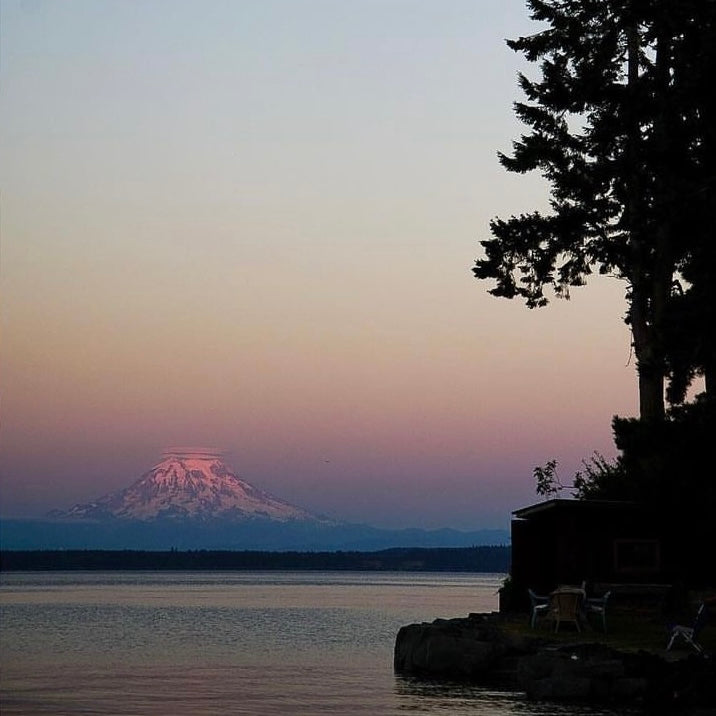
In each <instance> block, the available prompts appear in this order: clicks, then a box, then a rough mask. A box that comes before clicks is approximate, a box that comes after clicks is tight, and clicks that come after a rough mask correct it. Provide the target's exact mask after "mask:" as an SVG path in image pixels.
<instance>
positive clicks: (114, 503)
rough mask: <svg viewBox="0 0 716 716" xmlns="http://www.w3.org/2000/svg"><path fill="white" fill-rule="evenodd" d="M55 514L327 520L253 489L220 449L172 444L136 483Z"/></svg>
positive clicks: (146, 518) (72, 515) (148, 518)
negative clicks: (226, 462) (234, 469)
mask: <svg viewBox="0 0 716 716" xmlns="http://www.w3.org/2000/svg"><path fill="white" fill-rule="evenodd" d="M53 516H54V517H63V518H81V519H102V518H117V519H125V520H142V521H151V520H157V519H166V518H182V519H192V520H216V519H220V520H232V521H246V520H252V519H264V520H272V521H276V522H284V523H285V522H297V521H301V522H323V523H329V522H331V521H330V520H326V519H325V518H319V517H316V516H315V515H312V514H311V513H309V512H307V511H306V510H303V509H301V508H299V507H296V506H294V505H291V504H289V503H288V502H284V501H283V500H280V499H278V498H277V497H274V496H273V495H269V494H268V493H266V492H263V491H262V490H259V489H258V488H256V487H254V486H253V485H251V484H249V483H248V482H246V480H243V479H242V478H240V477H238V476H237V475H235V474H234V473H233V472H232V471H231V470H230V469H229V468H228V467H227V465H226V464H225V463H224V462H223V460H222V456H221V453H219V452H217V451H215V450H210V449H207V448H172V449H169V450H166V451H165V452H164V453H163V456H162V460H161V462H159V464H158V465H155V466H154V467H153V468H152V469H151V470H149V471H148V472H146V473H145V474H144V475H142V476H141V477H140V478H139V479H138V480H137V481H136V482H135V483H133V484H132V485H130V486H129V487H127V488H125V489H124V490H119V491H118V492H113V493H110V494H108V495H105V496H104V497H101V498H99V499H98V500H96V501H94V502H90V503H86V504H79V505H75V506H74V507H71V508H70V509H69V510H67V511H66V512H55V513H53Z"/></svg>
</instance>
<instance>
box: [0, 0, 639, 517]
mask: <svg viewBox="0 0 716 716" xmlns="http://www.w3.org/2000/svg"><path fill="white" fill-rule="evenodd" d="M1 8H2V9H1V12H2V17H1V18H0V19H1V32H2V38H1V40H2V42H1V52H2V56H1V58H0V59H1V63H2V64H1V78H0V79H1V86H2V115H1V121H2V127H1V129H2V132H1V135H2V137H1V140H0V141H1V143H2V144H1V151H2V157H1V161H0V173H1V181H2V215H1V221H2V225H1V228H2V239H1V244H0V251H1V254H0V258H1V262H2V263H1V265H0V280H1V288H2V343H1V345H0V351H1V354H0V360H1V363H0V370H1V372H0V381H1V389H2V402H1V404H0V407H1V409H2V418H1V423H0V451H1V466H2V474H1V476H2V492H1V493H0V500H1V502H0V509H1V513H2V515H3V516H5V517H9V516H39V515H42V514H43V513H44V512H46V511H47V510H49V509H52V508H56V507H58V508H65V507H68V506H69V505H71V504H73V503H75V502H79V501H82V502H84V501H88V500H90V499H93V498H95V497H98V496H100V495H102V494H104V493H106V492H108V491H110V490H116V489H120V488H123V487H125V486H127V485H129V484H130V483H131V482H133V481H134V480H135V479H136V478H138V477H139V476H140V475H141V474H142V473H143V472H145V471H146V470H148V469H150V468H151V467H152V466H153V465H154V464H156V463H157V462H158V461H159V459H160V455H161V451H162V450H163V449H164V448H166V447H167V446H169V445H177V444H179V445H184V444H189V445H209V446H217V447H220V448H222V449H224V450H226V451H227V461H228V462H229V463H230V464H231V466H232V467H233V468H235V470H236V472H237V473H238V474H239V475H241V476H242V477H243V478H244V479H246V480H248V481H249V482H251V483H253V484H255V485H256V486H257V487H260V488H262V489H264V490H267V491H269V492H272V493H273V494H275V495H277V496H279V497H281V498H283V499H286V500H289V501H291V502H294V503H296V504H298V505H300V506H302V507H305V508H307V509H310V510H312V511H315V512H321V513H327V514H329V515H331V516H333V517H337V518H340V519H346V520H350V521H358V522H367V523H370V524H374V525H378V526H387V527H404V526H414V527H444V526H450V527H455V528H460V529H472V528H481V527H507V526H508V524H509V518H510V512H511V510H513V509H516V508H518V507H522V506H524V505H526V504H529V503H531V502H533V501H534V500H535V499H536V498H535V494H534V483H533V480H532V468H533V467H534V466H535V465H538V464H542V463H544V462H545V461H546V460H548V459H550V458H556V459H557V460H558V461H559V462H560V472H561V475H562V477H563V479H568V478H569V477H570V475H571V473H572V472H573V471H574V470H575V469H577V468H578V467H579V465H580V461H581V459H582V458H586V457H589V456H590V455H591V454H592V452H593V451H594V450H598V451H600V452H602V453H604V454H605V455H606V456H608V457H611V456H612V455H613V454H614V449H613V445H612V438H611V429H610V421H611V418H612V416H613V415H614V414H620V415H634V414H635V411H636V382H635V372H634V365H633V361H631V356H630V350H629V345H630V339H629V333H628V330H627V328H626V326H625V325H624V324H623V322H622V320H621V319H622V316H623V313H624V308H625V306H624V299H623V295H624V290H625V286H624V284H623V283H620V282H619V281H616V280H614V279H606V278H605V279H597V280H595V281H593V282H592V283H591V284H590V285H589V286H588V287H587V288H585V289H581V290H577V291H575V292H574V294H573V298H572V300H571V301H569V302H565V301H556V302H554V303H552V304H551V305H550V306H549V307H547V308H545V309H541V310H536V311H530V310H528V309H527V308H526V307H525V306H524V305H523V304H521V303H519V302H517V301H506V300H503V299H496V298H493V297H491V296H490V295H488V293H487V288H489V284H487V283H485V282H478V281H476V280H475V279H474V278H473V277H472V274H471V271H470V269H471V266H472V264H473V262H474V260H475V258H476V257H477V256H478V254H479V252H480V246H479V243H478V242H479V240H480V239H485V238H488V237H489V230H488V222H489V220H490V219H491V218H492V217H494V216H496V215H501V216H506V215H509V214H511V213H519V212H521V211H526V210H532V209H536V208H543V207H544V206H545V204H546V199H547V193H546V187H545V184H544V183H543V182H542V181H541V180H540V178H539V177H537V176H534V177H533V176H516V175H510V174H508V173H507V172H505V171H504V170H503V169H502V168H501V167H500V166H499V164H498V161H497V158H496V152H497V151H498V150H501V151H509V150H510V143H511V141H512V139H513V138H516V137H517V136H518V135H519V132H520V129H521V128H520V125H519V124H518V122H517V121H516V120H515V118H514V116H513V112H512V103H513V102H514V101H515V100H517V99H520V98H521V97H520V92H519V90H518V87H517V83H516V74H517V72H518V70H520V69H522V70H527V71H532V70H531V69H530V68H529V67H528V66H526V65H525V64H524V63H523V62H522V61H521V59H520V57H518V56H517V55H515V54H514V53H513V52H511V51H510V50H509V49H508V48H507V47H506V45H505V43H504V38H507V37H516V36H519V35H524V34H528V33H531V32H534V31H536V29H537V27H536V26H535V25H534V24H533V23H532V22H531V21H530V20H529V17H528V14H527V10H526V8H525V4H524V2H523V0H357V1H356V2H341V1H339V0H226V1H222V0H206V1H202V2H198V1H193V2H188V1H186V0H143V2H125V1H124V0H116V1H115V0H64V1H63V2H45V1H43V0H3V3H2V6H1Z"/></svg>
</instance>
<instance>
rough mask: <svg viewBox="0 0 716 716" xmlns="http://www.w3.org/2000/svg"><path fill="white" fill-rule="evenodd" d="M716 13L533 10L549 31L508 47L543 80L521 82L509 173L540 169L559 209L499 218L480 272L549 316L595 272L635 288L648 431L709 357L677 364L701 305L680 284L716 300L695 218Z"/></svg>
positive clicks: (632, 298)
mask: <svg viewBox="0 0 716 716" xmlns="http://www.w3.org/2000/svg"><path fill="white" fill-rule="evenodd" d="M715 5H716V2H714V0H528V6H529V8H530V9H531V12H532V17H533V19H535V20H537V21H539V22H542V23H544V24H545V29H543V30H541V31H540V32H538V33H536V34H535V35H532V36H529V37H522V38H519V39H517V40H512V41H508V45H509V46H510V47H511V48H512V49H514V50H516V51H518V52H521V53H523V54H524V55H525V57H526V58H527V59H528V60H529V61H531V62H535V63H539V67H540V75H541V76H540V77H539V79H529V78H527V77H526V76H524V75H520V78H519V82H520V86H521V87H522V90H523V91H524V93H525V96H526V101H524V102H518V103H516V105H515V111H516V113H517V115H518V117H519V118H520V119H521V120H522V122H523V123H524V124H525V125H527V126H528V127H529V128H530V129H531V132H530V133H529V134H525V135H523V136H522V137H521V138H520V139H519V140H518V141H516V142H514V145H513V153H512V155H511V156H506V155H504V154H501V155H500V161H501V163H502V164H503V166H505V168H506V169H507V170H508V171H514V172H520V173H523V172H527V171H532V170H538V171H540V172H541V173H542V174H543V176H544V177H545V178H546V179H547V180H548V181H549V182H550V185H551V201H550V204H551V211H550V212H549V213H543V212H539V211H534V212H531V213H526V214H522V215H520V216H512V217H510V218H509V219H506V220H505V219H499V218H498V219H495V220H493V221H492V222H491V224H490V229H491V232H492V234H493V238H492V239H489V240H486V241H483V242H481V243H482V245H483V247H484V256H483V257H482V258H480V259H478V261H477V262H476V264H475V267H474V269H473V271H474V273H475V275H476V277H477V278H480V279H494V280H495V281H496V285H495V287H494V288H492V289H491V291H490V292H491V293H492V294H494V295H496V296H503V297H507V298H513V297H521V298H523V299H524V300H525V301H526V303H527V305H528V306H529V307H530V308H534V307H538V306H544V305H546V304H547V302H548V297H547V295H546V294H545V288H547V287H551V288H552V289H553V290H554V292H555V294H556V295H557V296H560V297H569V291H570V288H572V287H574V286H580V285H583V284H584V283H585V282H586V279H587V278H588V276H589V275H590V274H591V273H592V272H593V271H594V270H597V271H599V272H600V273H602V274H611V275H615V276H617V277H618V278H621V279H624V280H625V281H626V285H627V290H626V299H627V311H626V316H625V320H626V322H627V323H628V325H629V326H630V329H631V332H632V336H633V346H634V352H635V355H636V362H637V371H638V380H639V403H640V415H641V417H642V419H644V420H645V421H647V422H648V421H654V420H656V421H658V420H661V419H662V418H663V417H664V414H665V411H664V381H665V377H666V376H667V375H669V376H671V378H672V384H673V385H674V387H678V386H677V385H676V384H677V383H678V380H681V382H682V383H684V382H686V383H688V381H689V379H690V376H692V375H693V373H694V372H698V370H700V369H701V368H703V366H702V365H700V364H699V363H698V361H699V360H700V359H699V358H697V357H696V354H697V353H698V352H697V351H696V350H695V349H694V350H692V351H691V352H689V353H688V355H686V354H684V355H681V356H677V353H678V351H677V350H676V347H677V346H678V345H679V342H678V340H674V330H673V328H674V326H675V325H677V324H678V320H676V321H675V320H674V318H675V317H678V315H679V312H680V310H682V309H683V308H685V307H686V305H687V304H683V306H682V308H681V309H679V307H678V303H676V302H674V301H673V298H674V285H675V280H676V279H677V278H679V277H681V278H683V279H685V282H684V283H685V285H687V287H688V288H687V291H689V292H690V291H692V290H695V291H696V292H695V293H691V295H690V299H691V300H692V302H693V301H696V302H700V303H699V305H700V306H701V307H702V308H704V306H705V304H704V303H703V301H702V298H701V293H699V292H702V293H703V292H708V290H711V291H713V289H708V288H707V286H708V285H710V284H709V282H708V280H704V279H703V278H702V277H701V273H700V272H701V271H702V270H703V268H704V267H703V264H702V261H701V259H700V258H698V257H699V256H702V255H703V253H704V251H705V250H706V246H707V245H708V246H711V247H712V246H713V242H712V241H711V243H708V241H707V236H706V233H707V232H706V231H705V227H704V225H703V222H702V221H701V223H699V221H700V220H699V218H698V213H699V212H695V213H693V214H692V215H691V216H690V217H689V220H688V221H684V215H683V212H684V210H685V209H688V208H689V207H692V208H693V207H696V206H698V207H700V209H703V208H704V207H705V204H703V203H700V201H701V200H697V199H694V197H696V196H698V194H697V193H696V192H697V191H700V190H701V189H702V188H703V183H704V181H705V179H706V175H707V174H708V172H709V171H713V169H712V166H713V159H711V161H710V162H709V157H708V152H709V149H708V147H707V146H706V145H707V144H708V141H713V132H712V127H707V124H706V122H705V119H704V117H705V115H704V112H705V111H706V110H707V109H708V108H707V105H708V104H709V100H708V99H707V98H705V97H704V92H707V94H708V91H707V90H706V85H705V84H704V75H703V72H704V66H705V64H707V59H706V56H707V55H708V52H707V51H706V50H705V48H704V47H703V40H704V34H703V33H704V29H703V20H704V18H705V17H711V18H713V11H714V6H715ZM699 22H701V23H702V24H701V26H700V25H699ZM711 37H713V34H712V35H711ZM694 43H695V44H694ZM696 46H698V47H700V49H698V47H696ZM709 132H711V134H710V135H709V136H710V140H709V139H707V138H706V136H705V135H708V133H709ZM697 161H700V162H701V165H700V168H699V169H696V168H695V162H697ZM711 182H712V183H711V187H712V188H711V190H710V191H711V192H713V178H711ZM709 240H710V239H709ZM709 250H710V252H711V253H710V256H711V257H713V249H712V248H711V249H709ZM680 271H683V274H680V273H679V272H680ZM709 271H710V272H711V273H710V276H713V271H712V269H710V268H709ZM692 281H693V284H691V282H692ZM697 286H699V287H700V288H699V289H698V290H696V289H697ZM684 295H685V293H684ZM702 330H703V326H701V327H697V329H696V333H697V334H698V333H699V331H702ZM694 343H695V344H699V343H703V341H700V339H699V338H696V339H695V341H694ZM682 353H683V351H682ZM700 355H703V351H702V352H701V354H700ZM711 357H713V356H711ZM702 363H703V361H702Z"/></svg>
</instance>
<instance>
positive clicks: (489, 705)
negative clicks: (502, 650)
mask: <svg viewBox="0 0 716 716" xmlns="http://www.w3.org/2000/svg"><path fill="white" fill-rule="evenodd" d="M395 693H396V695H397V697H398V708H399V710H400V711H401V712H404V711H410V712H412V713H431V714H450V715H451V716H476V715H477V714H485V715H487V714H489V715H490V716H508V715H513V716H560V715H562V714H563V715H564V716H627V714H630V713H637V712H635V711H625V710H624V709H619V710H613V709H605V708H604V707H599V706H590V705H587V704H555V703H540V702H531V701H527V700H526V699H525V696H524V693H523V692H521V691H515V690H510V689H507V688H504V689H502V688H491V687H487V686H478V685H475V684H471V683H468V682H462V681H449V680H444V681H443V680H436V679H420V678H417V677H412V676H405V675H400V674H396V676H395Z"/></svg>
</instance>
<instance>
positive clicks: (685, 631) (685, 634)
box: [666, 602, 708, 654]
mask: <svg viewBox="0 0 716 716" xmlns="http://www.w3.org/2000/svg"><path fill="white" fill-rule="evenodd" d="M707 614H708V612H707V610H706V604H704V602H701V604H700V605H699V609H698V611H697V612H696V618H695V619H694V623H693V624H692V625H691V626H690V627H688V626H684V625H683V624H674V625H673V626H672V627H671V629H670V631H669V643H668V644H667V645H666V650H667V651H669V649H671V647H672V646H673V645H674V642H675V641H676V640H677V639H678V638H681V639H683V640H684V641H685V642H686V643H687V644H688V645H689V646H691V647H693V648H694V649H695V650H696V651H697V652H698V653H699V654H703V651H704V648H703V647H702V646H701V644H699V643H698V641H697V639H698V636H699V633H700V632H701V630H702V629H703V628H704V627H705V626H706V616H707Z"/></svg>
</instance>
